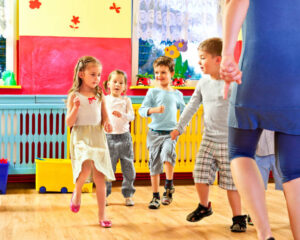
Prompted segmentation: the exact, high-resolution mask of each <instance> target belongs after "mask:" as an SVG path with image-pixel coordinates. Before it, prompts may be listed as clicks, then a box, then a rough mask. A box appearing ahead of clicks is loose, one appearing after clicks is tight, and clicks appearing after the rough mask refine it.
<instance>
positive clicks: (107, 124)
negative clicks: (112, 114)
mask: <svg viewBox="0 0 300 240" xmlns="http://www.w3.org/2000/svg"><path fill="white" fill-rule="evenodd" d="M103 127H104V130H105V132H107V133H111V132H112V130H113V127H112V125H111V124H110V122H104V125H103Z"/></svg>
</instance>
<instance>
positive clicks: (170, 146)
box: [160, 135, 176, 189]
mask: <svg viewBox="0 0 300 240" xmlns="http://www.w3.org/2000/svg"><path fill="white" fill-rule="evenodd" d="M175 147H176V141H174V140H172V139H171V137H170V135H167V136H166V138H165V140H164V141H163V144H162V148H161V152H160V159H161V160H162V162H163V163H164V166H165V172H166V183H165V189H172V188H173V176H174V166H175V163H176V150H175Z"/></svg>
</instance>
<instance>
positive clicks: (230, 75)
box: [220, 55, 242, 99]
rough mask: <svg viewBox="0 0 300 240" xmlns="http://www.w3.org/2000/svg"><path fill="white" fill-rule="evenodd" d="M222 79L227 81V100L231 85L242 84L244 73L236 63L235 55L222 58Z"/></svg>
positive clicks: (225, 87) (225, 97)
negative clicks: (233, 83)
mask: <svg viewBox="0 0 300 240" xmlns="http://www.w3.org/2000/svg"><path fill="white" fill-rule="evenodd" d="M220 77H221V79H223V80H224V81H225V86H224V95H223V97H224V99H227V96H228V90H229V87H230V83H231V82H236V83H237V84H241V83H242V72H241V71H240V69H239V67H238V65H237V63H236V62H235V59H234V56H233V55H228V56H222V61H221V66H220Z"/></svg>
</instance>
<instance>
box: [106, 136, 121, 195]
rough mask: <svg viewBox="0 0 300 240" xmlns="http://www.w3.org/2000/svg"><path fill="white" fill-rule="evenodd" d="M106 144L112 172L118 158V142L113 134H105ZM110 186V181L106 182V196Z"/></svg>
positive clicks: (108, 193)
mask: <svg viewBox="0 0 300 240" xmlns="http://www.w3.org/2000/svg"><path fill="white" fill-rule="evenodd" d="M106 138H107V145H108V148H109V155H110V160H111V165H112V168H113V171H114V173H115V172H116V167H117V163H118V160H119V151H118V144H119V145H120V143H118V142H117V141H116V140H115V137H114V135H113V134H107V135H106ZM111 187H112V182H106V196H107V197H108V196H109V195H110V194H111Z"/></svg>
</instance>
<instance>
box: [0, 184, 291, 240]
mask: <svg viewBox="0 0 300 240" xmlns="http://www.w3.org/2000/svg"><path fill="white" fill-rule="evenodd" d="M162 191H163V188H161V192H162ZM210 194H211V195H210V200H211V201H212V207H213V211H214V214H213V215H211V216H210V217H208V218H205V219H203V220H202V221H200V222H197V223H190V222H187V221H186V220H185V218H186V215H187V214H188V213H190V212H191V211H192V210H194V208H195V207H196V206H197V196H196V192H195V190H194V186H193V185H187V186H182V185H180V186H176V192H175V194H174V201H173V203H172V204H171V205H170V206H161V208H160V209H158V210H150V209H148V202H149V201H150V200H151V197H152V194H151V188H150V186H137V187H136V194H135V196H134V200H135V203H136V204H135V206H134V207H126V206H124V200H123V197H122V195H121V193H120V187H113V192H112V195H111V196H110V197H109V198H108V202H109V206H108V207H107V214H108V216H109V217H110V219H111V220H112V222H113V227H112V228H111V229H103V228H101V227H99V225H98V224H97V205H96V196H95V193H85V194H83V197H82V207H81V209H80V212H79V213H77V214H74V213H72V212H71V211H70V210H69V202H70V198H71V194H59V193H58V194H57V193H47V194H39V193H37V192H36V191H35V190H34V189H32V188H27V189H26V188H10V189H8V190H7V194H5V195H0V240H23V239H30V240H35V239H39V240H43V239H54V240H62V239H72V240H73V239H74V240H77V239H78V240H82V239H83V240H93V239H108V240H110V239H115V240H123V239H124V240H125V239H130V240H131V239H132V240H144V239H145V240H146V239H147V240H152V239H153V240H175V239H180V240H186V239H188V240H190V239H195V240H202V239H205V240H208V239H213V240H222V239H237V240H244V239H245V240H246V239H247V240H251V239H256V233H255V230H254V227H252V226H248V231H247V232H246V233H231V232H230V230H229V226H230V224H231V211H230V207H229V205H228V202H227V198H226V192H225V191H224V190H221V189H220V188H218V187H217V186H213V187H212V188H211V192H210ZM267 202H268V208H269V216H270V221H271V226H272V230H273V233H274V236H275V237H276V239H284V240H289V239H292V235H291V231H290V228H289V223H288V216H287V210H286V206H285V201H284V196H283V193H282V192H281V191H276V190H274V184H269V186H268V191H267Z"/></svg>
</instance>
